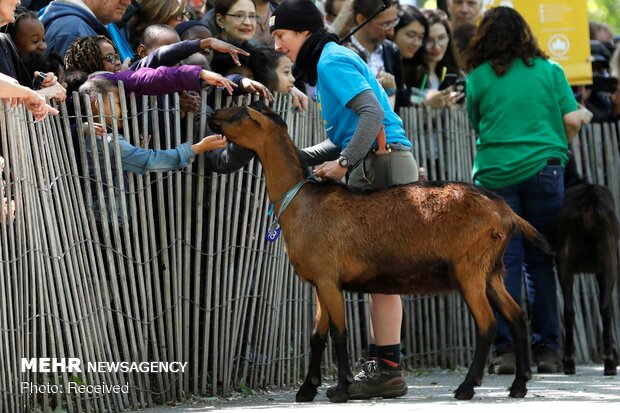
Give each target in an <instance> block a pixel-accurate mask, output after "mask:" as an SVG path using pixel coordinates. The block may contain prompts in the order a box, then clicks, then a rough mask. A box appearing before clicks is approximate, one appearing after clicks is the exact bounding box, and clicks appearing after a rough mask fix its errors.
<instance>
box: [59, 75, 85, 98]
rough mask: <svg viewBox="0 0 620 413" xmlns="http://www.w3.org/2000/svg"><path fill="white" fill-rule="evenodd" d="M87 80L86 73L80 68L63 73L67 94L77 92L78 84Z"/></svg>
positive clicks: (80, 84)
mask: <svg viewBox="0 0 620 413" xmlns="http://www.w3.org/2000/svg"><path fill="white" fill-rule="evenodd" d="M87 80H88V73H86V72H84V71H82V70H72V71H70V72H66V73H65V83H66V84H67V96H71V95H72V94H73V92H77V91H78V90H79V89H80V86H82V85H83V84H84V82H86V81H87Z"/></svg>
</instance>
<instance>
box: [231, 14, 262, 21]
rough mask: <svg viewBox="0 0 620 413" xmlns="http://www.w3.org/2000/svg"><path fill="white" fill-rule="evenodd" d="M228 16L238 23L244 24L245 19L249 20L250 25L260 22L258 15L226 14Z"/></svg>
mask: <svg viewBox="0 0 620 413" xmlns="http://www.w3.org/2000/svg"><path fill="white" fill-rule="evenodd" d="M226 15H227V16H230V17H232V18H233V19H235V20H236V21H237V23H243V22H244V21H245V19H248V20H249V22H250V23H256V22H257V21H258V15H256V14H243V13H235V14H229V13H226Z"/></svg>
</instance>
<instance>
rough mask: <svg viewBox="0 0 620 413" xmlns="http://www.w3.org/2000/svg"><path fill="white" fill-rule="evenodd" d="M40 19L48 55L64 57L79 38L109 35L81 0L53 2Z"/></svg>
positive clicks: (57, 0) (58, 0)
mask: <svg viewBox="0 0 620 413" xmlns="http://www.w3.org/2000/svg"><path fill="white" fill-rule="evenodd" d="M39 19H40V20H41V23H43V27H45V38H46V39H47V53H51V52H56V53H58V54H59V55H61V56H64V55H65V52H66V51H67V49H68V48H69V46H70V45H71V43H73V41H74V40H75V39H77V38H78V37H83V36H95V35H98V34H101V35H104V36H106V35H107V30H106V27H105V26H104V25H103V23H101V22H100V21H99V20H98V19H97V17H95V15H94V14H93V12H92V11H91V10H90V9H89V8H88V7H87V6H86V5H85V4H84V3H83V2H81V1H79V0H56V1H53V2H52V3H50V5H49V6H48V7H47V8H46V9H45V11H44V12H43V14H42V15H41V17H40V18H39Z"/></svg>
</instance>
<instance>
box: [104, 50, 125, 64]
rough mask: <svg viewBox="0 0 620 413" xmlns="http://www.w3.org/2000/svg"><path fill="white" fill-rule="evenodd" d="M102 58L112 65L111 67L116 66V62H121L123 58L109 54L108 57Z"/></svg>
mask: <svg viewBox="0 0 620 413" xmlns="http://www.w3.org/2000/svg"><path fill="white" fill-rule="evenodd" d="M102 57H103V60H105V61H106V62H108V63H110V64H111V65H113V64H115V63H116V62H120V61H121V57H120V56H119V55H118V54H116V53H108V54H107V55H105V56H102Z"/></svg>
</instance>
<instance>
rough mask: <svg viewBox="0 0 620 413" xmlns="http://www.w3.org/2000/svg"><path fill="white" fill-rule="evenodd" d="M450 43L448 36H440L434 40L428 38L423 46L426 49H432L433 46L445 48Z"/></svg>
mask: <svg viewBox="0 0 620 413" xmlns="http://www.w3.org/2000/svg"><path fill="white" fill-rule="evenodd" d="M448 43H450V38H449V37H448V36H440V37H438V38H436V39H431V38H428V39H427V40H426V43H425V44H424V46H425V47H426V48H427V49H432V48H433V47H435V46H439V47H446V46H447V45H448Z"/></svg>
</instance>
